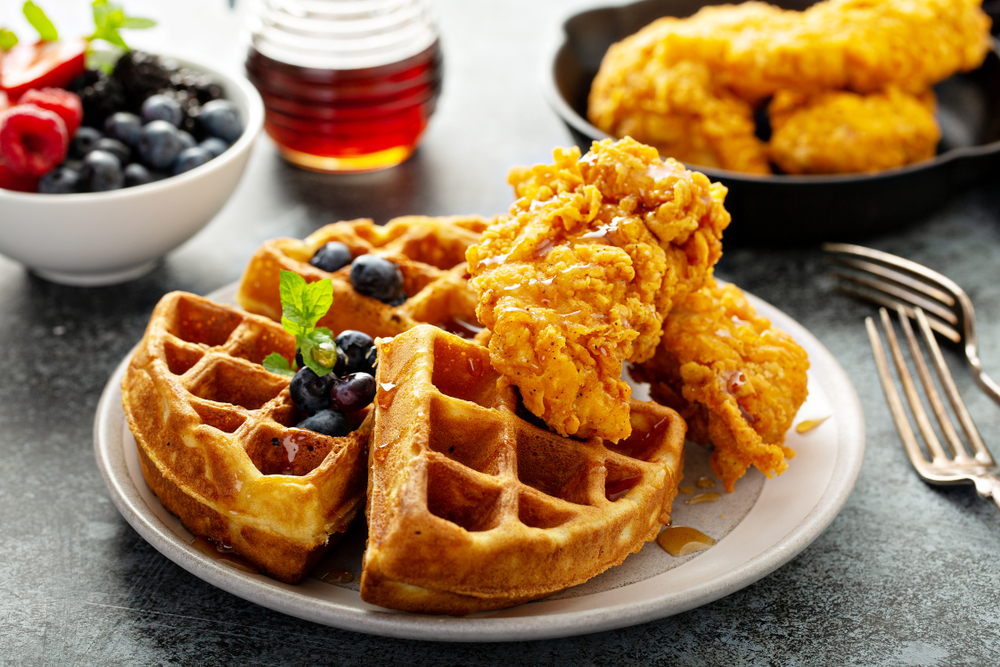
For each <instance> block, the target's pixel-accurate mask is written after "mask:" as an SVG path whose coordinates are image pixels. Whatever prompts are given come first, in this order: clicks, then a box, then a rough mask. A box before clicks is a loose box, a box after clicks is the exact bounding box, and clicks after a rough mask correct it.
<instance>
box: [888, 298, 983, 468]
mask: <svg viewBox="0 0 1000 667" xmlns="http://www.w3.org/2000/svg"><path fill="white" fill-rule="evenodd" d="M897 315H898V316H899V323H900V325H901V326H902V327H903V332H904V333H905V334H906V340H907V342H908V343H909V345H910V358H911V359H912V360H913V365H914V366H915V367H916V369H917V375H919V376H920V382H921V383H922V384H923V385H924V393H925V394H926V395H927V402H928V403H930V405H931V410H933V412H934V416H935V417H937V421H938V424H939V425H940V426H941V433H942V434H944V438H945V440H946V441H947V442H948V445H949V447H950V448H951V453H952V455H953V456H954V457H955V461H956V462H957V463H961V464H969V463H972V458H971V457H970V456H969V454H968V452H967V451H966V449H965V445H963V444H962V439H961V438H959V437H958V432H957V431H956V430H955V426H954V425H953V424H952V423H951V418H950V417H948V413H946V412H945V409H944V402H943V401H942V400H941V395H940V394H939V393H938V390H937V387H936V386H935V385H934V380H932V379H931V372H930V370H929V369H928V368H927V362H926V361H925V360H924V354H923V352H921V351H920V345H919V344H918V343H917V337H916V335H915V334H914V333H913V327H912V326H910V318H909V317H907V315H906V313H905V312H903V310H902V309H899V311H897ZM916 315H917V321H918V322H919V320H920V318H921V317H923V319H924V320H925V321H926V319H927V317H926V316H925V315H924V313H923V312H922V311H921V310H920V309H917V311H916ZM932 337H933V335H932ZM939 349H940V348H939ZM932 355H933V353H932ZM945 370H946V371H947V367H945ZM938 372H940V370H939V371H938ZM948 377H949V378H950V377H951V375H950V374H949V376H948ZM960 400H961V399H960ZM973 428H975V427H973Z"/></svg>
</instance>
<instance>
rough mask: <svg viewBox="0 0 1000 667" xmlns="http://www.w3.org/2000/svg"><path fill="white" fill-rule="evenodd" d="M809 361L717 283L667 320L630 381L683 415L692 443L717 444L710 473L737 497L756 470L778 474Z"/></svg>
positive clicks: (803, 391)
mask: <svg viewBox="0 0 1000 667" xmlns="http://www.w3.org/2000/svg"><path fill="white" fill-rule="evenodd" d="M808 368H809V359H808V357H807V355H806V352H805V350H803V349H802V348H801V347H800V346H799V345H798V344H797V343H796V342H795V341H793V340H792V338H791V337H790V336H789V335H788V334H786V333H785V332H783V331H781V330H779V329H777V328H775V327H772V326H771V323H770V322H769V321H768V320H767V318H765V317H762V316H760V315H758V314H757V312H756V311H755V310H754V309H753V307H752V306H751V305H750V304H749V303H748V302H747V300H746V298H745V297H744V296H743V293H742V292H741V291H740V290H739V289H738V288H737V287H735V286H733V285H719V284H718V283H716V282H715V280H714V278H713V279H711V280H710V281H709V282H708V283H707V284H706V285H705V287H703V288H702V289H701V290H699V291H698V292H695V293H693V294H691V295H690V296H688V297H687V298H686V299H684V300H683V301H681V302H680V303H679V304H678V305H677V307H676V308H675V309H674V310H673V311H671V313H670V315H668V316H667V319H666V320H665V321H664V327H663V338H662V339H661V341H660V347H659V348H658V349H657V351H656V354H655V355H654V356H653V358H652V359H650V360H649V361H647V362H645V363H643V364H639V365H638V366H635V367H633V377H635V378H636V379H637V380H640V381H643V382H649V383H650V393H651V395H652V397H653V399H654V400H656V401H658V402H660V403H662V404H664V405H668V406H670V407H672V408H674V409H675V410H677V411H678V412H680V413H681V415H683V417H684V418H685V420H686V421H687V423H688V437H689V438H690V439H691V440H693V441H695V442H698V443H701V444H706V445H707V444H712V445H714V447H715V449H714V451H713V452H712V457H711V459H710V463H711V466H712V471H713V472H714V473H715V474H716V476H717V477H718V478H719V479H720V480H722V482H723V485H724V486H725V488H726V490H728V491H732V490H733V485H734V484H735V482H736V480H737V479H739V478H740V477H742V476H743V474H744V473H745V472H746V470H747V468H749V467H750V466H751V465H753V466H755V467H757V468H758V469H759V470H760V471H761V472H763V473H764V474H766V475H770V474H771V472H772V471H773V472H775V473H781V472H782V471H783V470H785V468H786V467H787V465H788V464H787V462H786V461H785V458H786V457H789V458H790V457H791V456H793V455H794V452H792V450H791V449H789V448H787V447H785V446H784V444H783V443H784V441H785V434H786V432H787V431H788V429H789V428H790V427H791V425H792V420H793V419H794V418H795V414H796V413H797V412H798V409H799V407H800V406H801V405H802V403H803V402H804V401H805V399H806V394H807V375H806V371H807V370H808Z"/></svg>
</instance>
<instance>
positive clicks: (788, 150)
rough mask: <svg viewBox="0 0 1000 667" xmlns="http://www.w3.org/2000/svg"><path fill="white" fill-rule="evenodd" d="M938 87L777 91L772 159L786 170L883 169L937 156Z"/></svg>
mask: <svg viewBox="0 0 1000 667" xmlns="http://www.w3.org/2000/svg"><path fill="white" fill-rule="evenodd" d="M934 107H935V100H934V93H932V92H930V91H927V92H926V93H925V94H924V95H922V96H920V97H917V96H915V95H910V94H908V93H904V92H902V91H900V90H897V89H895V88H889V89H888V90H886V91H885V92H882V93H873V94H870V95H859V94H857V93H849V92H841V91H831V92H824V93H818V94H815V95H808V94H806V93H796V92H791V91H779V92H778V94H776V95H775V96H774V98H773V99H772V100H771V103H770V105H769V106H768V114H769V116H770V118H771V129H772V134H771V144H770V151H771V159H772V160H773V161H774V163H775V164H777V165H778V166H779V167H780V168H781V169H782V171H784V172H785V173H787V174H847V173H857V172H865V171H879V170H882V169H891V168H893V167H902V166H903V165H906V164H910V163H912V162H918V161H920V160H927V159H930V158H932V157H934V154H935V152H936V148H937V144H938V141H939V140H940V139H941V129H940V128H939V127H938V124H937V121H936V120H935V119H934Z"/></svg>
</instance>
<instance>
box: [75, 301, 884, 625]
mask: <svg viewBox="0 0 1000 667" xmlns="http://www.w3.org/2000/svg"><path fill="white" fill-rule="evenodd" d="M234 293H235V285H230V286H227V287H224V288H222V289H220V290H217V291H216V292H214V293H212V294H211V295H209V297H210V298H212V299H214V300H216V301H219V302H222V303H232V301H233V294H234ZM748 298H749V299H750V301H751V303H752V304H753V305H754V306H755V307H756V308H757V310H758V312H760V313H761V314H762V315H764V316H766V317H768V318H770V319H771V321H772V323H774V324H775V325H776V326H778V327H780V328H781V329H784V330H785V331H787V332H788V333H789V334H791V335H792V337H793V338H795V340H796V341H797V342H798V343H799V344H800V345H802V346H803V347H804V348H805V349H806V351H807V352H808V353H809V360H810V362H811V368H810V370H809V398H808V400H807V401H806V403H805V404H804V405H803V406H802V408H801V410H800V411H799V414H798V417H797V418H796V420H797V422H798V421H802V420H806V419H814V418H819V417H829V419H827V420H826V421H825V422H823V423H822V424H821V425H820V426H819V427H817V428H815V429H813V430H812V431H808V432H807V433H805V434H799V433H796V432H795V430H794V429H793V430H792V431H791V432H789V434H788V439H787V444H788V445H789V446H791V447H792V448H793V449H794V450H795V451H796V452H797V455H796V456H795V458H794V459H792V461H791V462H790V464H789V467H788V470H787V471H786V472H785V473H784V474H783V475H781V476H780V477H776V478H774V479H768V480H766V479H765V478H764V477H763V475H761V474H759V473H757V472H756V471H754V470H752V471H750V472H749V473H748V474H747V475H746V476H745V477H744V478H743V479H741V480H740V481H739V482H738V483H737V485H736V491H735V492H734V493H731V494H727V493H725V492H722V498H720V499H719V500H717V501H714V502H708V503H702V504H695V505H686V504H684V500H686V499H689V498H691V497H692V496H691V495H684V494H682V495H679V496H678V500H677V501H675V503H674V512H673V523H674V525H688V526H693V527H695V528H698V529H699V530H701V531H703V532H704V533H706V534H708V535H710V536H711V537H714V538H716V539H717V540H718V543H717V544H716V545H715V546H713V547H711V548H710V549H707V550H705V551H701V552H697V553H695V554H691V555H689V556H685V557H682V558H673V557H671V556H669V555H667V553H666V552H664V551H663V550H662V549H661V548H660V547H659V546H658V545H657V544H656V543H655V542H650V543H647V544H646V546H645V547H644V548H643V549H642V551H640V552H639V553H637V554H633V555H632V556H629V557H628V559H626V561H625V562H624V563H622V564H621V565H619V566H618V567H614V568H611V569H610V570H608V571H607V572H605V573H604V574H602V575H600V576H598V577H595V578H594V579H592V580H590V581H588V582H587V583H585V584H582V585H580V586H577V587H574V588H571V589H569V590H567V591H563V592H561V593H559V594H556V595H554V596H552V597H550V598H547V599H545V600H541V601H539V602H533V603H529V604H524V605H520V606H518V607H513V608H511V609H504V610H501V611H496V612H483V613H479V614H473V615H471V616H466V617H463V618H450V617H441V616H421V615H415V614H406V613H401V612H395V611H391V610H386V609H381V608H379V607H374V606H372V605H369V604H367V603H365V602H363V601H362V600H361V598H360V597H359V596H358V592H357V591H358V585H357V577H358V576H359V574H360V566H361V554H362V551H363V549H364V534H363V533H364V530H363V527H362V528H352V529H351V531H349V532H348V535H347V537H346V538H345V540H344V542H342V543H341V544H340V545H338V547H337V548H336V549H334V550H333V553H332V554H331V556H330V557H329V558H328V559H327V560H326V561H325V562H324V563H321V564H320V566H319V567H318V568H317V570H315V571H314V574H317V575H320V574H322V573H323V572H325V571H329V570H330V569H345V570H348V571H350V572H352V573H353V574H354V576H355V581H354V582H352V583H349V584H330V583H326V582H324V581H322V580H321V579H319V578H313V577H310V578H307V579H306V580H305V581H303V582H302V583H301V584H298V585H296V586H291V585H288V584H283V583H280V582H278V581H275V580H273V579H270V578H268V577H265V576H262V575H258V574H249V573H246V572H243V571H241V570H238V569H235V568H233V567H231V566H230V565H229V564H227V562H226V561H225V560H222V559H219V558H214V557H212V556H211V555H207V554H206V553H204V552H202V551H200V550H198V549H197V548H195V546H193V545H192V542H193V538H192V536H191V534H190V533H188V532H187V531H186V530H185V529H184V527H183V526H181V524H180V522H179V521H178V520H177V518H176V517H174V516H173V515H171V514H170V513H168V512H167V511H166V510H165V509H164V508H163V506H162V505H161V504H160V502H159V501H158V500H157V498H156V496H154V495H153V493H152V492H151V491H150V489H149V487H148V486H147V485H146V483H145V481H144V480H143V478H142V473H141V472H140V469H139V462H138V457H137V455H136V449H135V440H134V439H133V438H132V434H131V432H129V430H128V425H127V422H126V421H125V414H124V411H123V410H122V405H121V388H120V385H121V379H122V376H123V374H124V372H125V368H126V365H127V364H128V357H126V359H124V360H122V362H121V364H120V365H119V366H118V368H117V369H116V370H115V372H114V374H113V375H112V376H111V379H110V380H109V381H108V384H107V386H106V387H105V389H104V392H103V394H102V396H101V400H100V403H99V404H98V406H97V416H96V419H95V422H94V450H95V454H96V457H97V465H98V467H99V468H100V470H101V473H102V475H103V476H104V480H105V483H106V484H107V486H108V490H109V491H110V493H111V498H112V500H113V501H114V503H115V505H116V506H117V507H118V509H119V510H120V511H121V513H122V514H123V515H124V517H125V519H126V520H127V521H128V522H129V523H130V524H131V525H132V527H133V528H135V530H136V531H138V533H139V534H140V535H142V536H143V537H144V538H145V539H146V540H148V541H149V543H150V544H152V545H153V546H154V547H155V548H156V549H157V550H159V551H160V552H161V553H162V554H163V555H165V556H166V557H167V558H169V559H170V560H172V561H174V562H175V563H177V564H178V565H180V566H181V567H183V568H184V569H186V570H188V571H189V572H191V573H192V574H194V575H195V576H196V577H199V578H200V579H203V580H204V581H206V582H208V583H210V584H213V585H215V586H218V587H219V588H221V589H223V590H226V591H229V592H230V593H232V594H234V595H237V596H239V597H242V598H245V599H247V600H251V601H253V602H256V603H258V604H260V605H263V606H265V607H268V608H270V609H274V610H276V611H280V612H284V613H286V614H290V615H292V616H296V617H299V618H303V619H306V620H310V621H314V622H316V623H323V624H326V625H330V626H334V627H337V628H343V629H346V630H355V631H358V632H365V633H370V634H376V635H385V636H391V637H401V638H409V639H430V640H442V641H515V640H526V639H544V638H551V637H565V636H569V635H576V634H583V633H588V632H598V631H602V630H610V629H613V628H619V627H624V626H628V625H634V624H637V623H644V622H646V621H651V620H654V619H657V618H663V617H665V616H670V615H671V614H676V613H679V612H682V611H686V610H688V609H692V608H694V607H698V606H700V605H703V604H706V603H708V602H711V601H713V600H717V599H718V598H721V597H723V596H725V595H728V594H729V593H732V592H734V591H737V590H739V589H741V588H743V587H744V586H747V585H748V584H751V583H753V582H755V581H757V580H758V579H760V578H762V577H764V576H765V575H767V574H769V573H770V572H772V571H774V570H775V569H777V568H778V567H780V566H782V565H784V564H785V563H787V562H788V561H790V560H791V559H792V558H794V557H795V556H796V555H797V554H798V553H799V552H800V551H802V550H803V549H805V548H806V546H808V545H809V544H810V543H811V542H812V541H813V540H815V539H816V538H817V537H818V536H819V534H820V533H822V532H823V530H824V529H825V528H826V527H827V526H828V525H830V522H831V521H833V519H834V517H835V516H836V515H837V513H838V512H839V511H840V509H841V507H843V505H844V503H845V502H846V501H847V497H848V496H849V495H850V493H851V489H852V488H853V487H854V483H855V481H856V480H857V477H858V473H859V472H860V470H861V461H862V458H863V455H864V449H865V426H864V415H863V413H862V411H861V404H860V402H859V400H858V395H857V392H856V391H855V389H854V387H853V385H852V384H851V381H850V379H848V377H847V375H846V373H844V370H843V369H842V368H841V367H840V364H838V363H837V361H836V360H835V359H834V358H833V356H832V355H831V354H830V353H829V352H828V351H827V350H826V348H824V347H823V345H822V344H821V343H820V342H819V341H818V340H816V338H815V337H813V336H812V334H810V333H809V332H808V331H806V330H805V329H804V328H803V327H802V326H801V325H799V324H798V323H797V322H795V321H794V320H792V319H791V318H789V317H788V316H787V315H785V314H784V313H782V312H781V311H779V310H777V309H775V308H774V307H773V306H770V305H768V304H767V303H764V302H763V301H761V300H759V299H756V298H754V297H753V296H750V295H748ZM130 356H131V355H130ZM645 389H646V388H645V387H642V386H637V391H636V397H637V398H646V397H647V396H648V394H646V395H645V396H644V395H643V391H644V390H645ZM685 458H686V462H685V470H684V473H685V477H684V480H683V481H682V482H681V486H694V485H695V481H696V480H697V479H698V478H700V477H701V476H703V475H709V474H710V473H709V472H708V466H707V456H706V453H705V450H704V448H701V447H698V446H697V445H693V444H691V443H688V444H687V449H686V450H685ZM720 486H721V485H719V484H718V483H716V488H715V489H707V491H712V490H720V491H721V488H719V487H720ZM702 491H703V490H702V489H696V493H699V492H702Z"/></svg>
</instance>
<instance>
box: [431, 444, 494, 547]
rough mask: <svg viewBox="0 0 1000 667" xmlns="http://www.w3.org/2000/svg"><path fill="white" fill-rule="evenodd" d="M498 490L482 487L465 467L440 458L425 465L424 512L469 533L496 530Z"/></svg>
mask: <svg viewBox="0 0 1000 667" xmlns="http://www.w3.org/2000/svg"><path fill="white" fill-rule="evenodd" d="M500 492H501V487H500V486H497V485H492V484H485V483H484V481H483V480H482V479H481V478H478V477H477V476H476V475H475V473H472V472H471V471H469V470H468V469H466V468H463V467H460V466H458V465H457V464H455V463H453V462H450V461H445V460H441V459H437V458H434V459H431V460H430V461H428V463H427V509H428V511H430V513H431V514H433V515H435V516H437V517H440V518H442V519H445V520H446V521H450V522H452V523H454V524H457V525H458V526H461V527H462V528H464V529H465V530H467V531H469V532H479V531H484V530H490V529H491V528H496V527H497V526H498V525H499V524H500V519H501V515H500V512H499V511H498V509H499V508H498V501H499V500H500Z"/></svg>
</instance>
